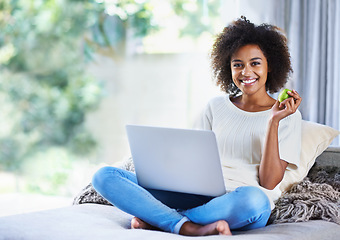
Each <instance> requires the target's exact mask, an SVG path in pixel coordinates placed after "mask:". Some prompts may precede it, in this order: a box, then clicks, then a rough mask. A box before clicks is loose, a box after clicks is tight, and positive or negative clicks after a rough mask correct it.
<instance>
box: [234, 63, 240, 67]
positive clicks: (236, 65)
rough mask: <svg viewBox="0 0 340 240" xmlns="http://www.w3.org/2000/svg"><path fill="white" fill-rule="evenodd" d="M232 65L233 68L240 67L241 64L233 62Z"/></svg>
mask: <svg viewBox="0 0 340 240" xmlns="http://www.w3.org/2000/svg"><path fill="white" fill-rule="evenodd" d="M233 67H234V68H239V67H242V64H241V63H235V64H234V65H233Z"/></svg>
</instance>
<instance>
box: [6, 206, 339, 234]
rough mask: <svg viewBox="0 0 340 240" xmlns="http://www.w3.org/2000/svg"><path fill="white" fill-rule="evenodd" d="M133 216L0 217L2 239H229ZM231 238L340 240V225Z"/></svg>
mask: <svg viewBox="0 0 340 240" xmlns="http://www.w3.org/2000/svg"><path fill="white" fill-rule="evenodd" d="M130 219H131V216H130V215H128V214H126V213H124V212H122V211H120V210H119V209H117V208H115V207H111V206H106V205H99V204H82V205H75V206H70V207H66V208H60V209H53V210H47V211H41V212H34V213H27V214H21V215H13V216H7V217H2V218H0V239H1V240H5V239H6V240H7V239H25V240H26V239H27V240H40V239H41V240H42V239H44V240H45V239H48V240H74V239H81V240H90V239H91V240H93V239H101V240H109V239H110V240H112V239H148V240H153V239H155V240H156V239H157V240H159V239H163V240H165V239H206V240H208V239H226V236H208V237H184V236H179V235H175V234H172V233H165V232H160V231H150V230H135V229H129V224H130ZM232 239H235V240H237V239H247V240H248V239H249V240H265V239H270V240H275V239H277V240H283V239H287V240H293V239H296V240H304V239H306V240H307V239H318V240H320V239H327V240H333V239H334V240H338V239H340V226H339V225H337V224H335V223H331V222H326V221H321V220H316V221H309V222H304V223H293V224H292V223H284V224H274V225H269V226H267V227H265V228H262V229H256V230H251V231H247V232H234V236H232Z"/></svg>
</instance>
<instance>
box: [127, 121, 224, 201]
mask: <svg viewBox="0 0 340 240" xmlns="http://www.w3.org/2000/svg"><path fill="white" fill-rule="evenodd" d="M126 130H127V136H128V140H129V145H130V149H131V154H132V158H133V161H134V165H135V170H136V175H137V180H138V184H139V185H141V186H143V187H145V188H150V189H158V190H166V191H174V192H184V193H192V194H199V195H206V196H220V195H222V194H224V193H225V192H226V191H225V186H224V180H223V174H222V168H221V163H220V158H219V152H218V148H217V143H216V137H215V134H214V133H213V132H212V131H206V130H190V129H176V128H163V127H150V126H140V125H127V126H126Z"/></svg>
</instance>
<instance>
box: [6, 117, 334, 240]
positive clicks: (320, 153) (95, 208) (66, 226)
mask: <svg viewBox="0 0 340 240" xmlns="http://www.w3.org/2000/svg"><path fill="white" fill-rule="evenodd" d="M315 128H318V131H314V129H315ZM302 131H303V142H304V143H305V144H307V145H308V148H307V147H304V146H302V150H303V151H302V153H301V154H302V158H304V157H307V156H308V158H306V159H308V161H306V163H305V167H304V168H303V167H301V168H300V172H299V174H297V173H296V172H292V173H291V174H289V173H287V174H286V176H285V178H286V177H287V178H289V179H287V182H288V183H289V182H290V184H291V185H292V186H291V185H290V184H286V185H285V186H284V187H285V188H286V190H287V191H286V193H285V194H283V196H282V199H283V200H285V198H284V197H285V196H287V195H288V196H289V194H291V196H299V194H298V192H299V191H300V190H299V188H297V187H298V186H301V182H302V183H306V182H307V183H310V179H314V180H313V181H314V183H313V184H316V185H317V186H321V187H322V188H320V189H326V190H325V192H324V194H322V196H327V191H328V190H327V189H332V191H333V192H334V193H335V200H334V199H333V200H332V201H333V202H332V203H331V204H333V209H335V210H336V211H335V212H334V211H333V212H330V213H329V212H327V211H326V213H324V214H323V216H326V217H325V218H323V217H320V216H321V215H315V216H316V217H315V216H314V217H313V216H312V215H309V217H308V218H306V216H305V217H304V218H301V217H299V218H295V219H294V216H293V217H288V218H287V217H286V220H285V221H282V219H284V217H282V215H275V214H272V215H273V216H274V219H272V220H271V222H270V223H269V224H268V225H267V226H266V227H264V228H261V229H256V230H250V231H243V232H232V233H233V236H206V237H186V236H180V235H176V234H172V233H165V232H161V231H155V230H141V229H138V230H137V229H130V220H131V218H132V216H131V215H129V214H126V213H124V212H122V211H120V210H119V209H117V208H116V207H114V206H111V205H108V204H105V203H103V202H101V204H98V202H92V203H90V202H85V201H78V202H76V203H75V205H72V206H69V207H64V208H59V209H51V210H44V211H39V212H32V213H26V214H18V215H11V216H5V217H0V240H5V239H6V240H12V239H13V240H15V239H25V240H26V239H27V240H29V239H32V240H40V239H44V240H45V239H49V240H54V239H58V240H71V239H72V240H73V239H82V240H87V239H100V240H106V239H107V240H109V239H110V240H111V239H151V240H152V239H164V240H165V239H186V240H188V239H206V240H208V239H225V238H227V237H230V238H232V239H235V240H236V239H246V240H265V239H270V240H275V239H278V240H284V239H287V240H288V239H289V240H294V239H296V240H307V239H315V240H316V239H318V240H320V239H327V240H339V239H340V225H339V224H340V211H339V210H340V147H328V146H329V144H330V143H331V142H332V140H333V139H334V138H335V137H336V136H337V135H338V134H339V131H337V130H334V129H330V128H325V127H324V126H321V125H315V124H314V123H307V122H306V123H305V124H304V127H303V129H302ZM327 131H328V133H327ZM311 134H312V135H311ZM330 134H331V136H330ZM304 139H305V140H304ZM315 139H317V141H315ZM310 149H313V151H311V150H310ZM304 154H305V155H306V156H303V155H304ZM312 166H313V167H312ZM328 170H329V171H328ZM327 171H328V173H330V174H329V175H327V174H326V173H327ZM307 174H308V175H307ZM325 174H326V175H325ZM322 176H323V177H322ZM330 176H332V182H327V181H326V182H325V179H326V180H328V179H330ZM320 179H321V180H320ZM322 179H323V180H322ZM318 181H319V182H318ZM299 184H300V185H299ZM332 184H333V185H332ZM305 185H306V184H305ZM329 185H332V186H329ZM307 187H308V184H307ZM323 187H329V188H323ZM291 189H297V192H295V193H292V192H290V191H291ZM307 189H308V188H307ZM304 195H305V194H304V193H302V194H300V196H299V197H297V198H296V199H295V200H294V202H293V203H291V205H290V206H293V207H289V208H290V210H291V209H293V210H294V206H295V205H297V204H298V203H299V201H300V200H301V199H300V197H301V196H304ZM80 196H84V192H81V195H80ZM76 199H78V200H79V199H82V198H79V197H78V198H76ZM302 200H303V201H307V202H308V203H310V202H312V203H311V205H310V206H311V207H310V209H314V210H315V209H317V207H316V206H317V204H318V203H317V202H313V201H310V199H307V200H306V199H302ZM278 202H280V199H279V201H278ZM281 202H282V201H281ZM283 202H285V201H283ZM326 203H327V201H326ZM286 205H287V204H285V205H284V206H286ZM302 206H303V208H305V206H306V205H302ZM299 211H300V210H299ZM299 211H297V212H296V211H295V212H294V211H291V212H292V213H293V215H294V214H295V215H299ZM319 212H320V211H319ZM283 215H285V216H287V214H283ZM327 216H330V217H328V218H327ZM275 217H276V218H275ZM292 219H293V220H292ZM279 220H281V221H279Z"/></svg>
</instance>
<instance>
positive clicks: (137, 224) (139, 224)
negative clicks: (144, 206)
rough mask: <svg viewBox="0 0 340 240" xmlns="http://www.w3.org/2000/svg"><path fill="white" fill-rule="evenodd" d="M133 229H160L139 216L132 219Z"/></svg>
mask: <svg viewBox="0 0 340 240" xmlns="http://www.w3.org/2000/svg"><path fill="white" fill-rule="evenodd" d="M131 229H147V230H160V229H159V228H156V227H154V226H152V225H150V224H148V223H147V222H144V221H143V220H142V219H140V218H138V217H134V218H132V219H131Z"/></svg>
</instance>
